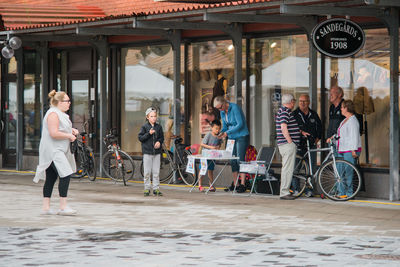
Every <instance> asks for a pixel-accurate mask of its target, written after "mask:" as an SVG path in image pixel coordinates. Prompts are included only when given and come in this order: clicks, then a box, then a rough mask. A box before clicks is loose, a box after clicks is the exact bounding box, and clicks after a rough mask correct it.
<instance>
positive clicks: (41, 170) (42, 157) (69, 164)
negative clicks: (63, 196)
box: [33, 107, 76, 183]
mask: <svg viewBox="0 0 400 267" xmlns="http://www.w3.org/2000/svg"><path fill="white" fill-rule="evenodd" d="M53 112H54V113H56V114H57V116H58V120H59V125H58V130H59V131H61V132H64V133H72V122H71V121H70V119H69V116H68V115H67V114H65V113H64V112H62V111H61V110H59V109H58V108H57V107H51V108H50V109H49V110H48V111H47V113H46V115H45V116H44V118H43V129H42V138H41V140H40V145H39V165H38V166H37V168H36V175H35V177H34V178H33V181H34V182H35V183H37V182H39V180H45V178H46V169H47V168H48V167H49V166H50V164H51V163H52V162H54V165H55V167H56V169H57V172H58V175H59V176H60V178H63V177H66V176H68V175H71V174H73V173H74V172H76V165H75V158H74V155H73V154H72V153H71V150H70V145H69V144H70V141H69V140H68V139H54V138H52V137H51V136H50V132H49V128H48V125H47V118H48V116H49V115H50V114H51V113H53Z"/></svg>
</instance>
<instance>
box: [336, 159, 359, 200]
mask: <svg viewBox="0 0 400 267" xmlns="http://www.w3.org/2000/svg"><path fill="white" fill-rule="evenodd" d="M356 154H357V156H360V152H356ZM338 155H339V157H342V158H343V159H344V160H346V161H348V162H350V163H352V164H354V165H355V164H356V159H355V158H353V156H352V155H351V152H347V153H338ZM336 167H337V170H338V172H339V175H340V177H341V178H342V182H341V183H339V184H338V192H339V195H347V196H351V195H353V185H352V183H353V175H354V173H353V169H352V168H351V167H350V166H347V165H346V166H344V164H340V163H337V164H336Z"/></svg>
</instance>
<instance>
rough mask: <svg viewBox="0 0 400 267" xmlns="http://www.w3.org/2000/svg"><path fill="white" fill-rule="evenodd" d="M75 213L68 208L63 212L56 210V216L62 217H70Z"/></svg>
mask: <svg viewBox="0 0 400 267" xmlns="http://www.w3.org/2000/svg"><path fill="white" fill-rule="evenodd" d="M76 213H77V211H76V210H74V209H71V208H70V207H66V208H65V209H63V210H58V212H57V214H58V215H64V216H71V215H75V214H76Z"/></svg>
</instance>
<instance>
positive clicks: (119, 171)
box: [102, 151, 135, 183]
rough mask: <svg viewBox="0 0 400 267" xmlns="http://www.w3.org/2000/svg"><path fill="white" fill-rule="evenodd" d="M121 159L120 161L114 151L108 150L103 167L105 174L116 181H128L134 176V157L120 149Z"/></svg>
mask: <svg viewBox="0 0 400 267" xmlns="http://www.w3.org/2000/svg"><path fill="white" fill-rule="evenodd" d="M119 154H120V158H121V159H120V161H118V159H117V157H116V156H115V153H114V152H113V151H108V152H107V153H106V154H104V156H103V164H102V168H103V171H104V173H105V175H106V176H107V177H109V178H111V179H113V180H114V181H116V182H121V181H123V182H124V183H125V181H128V180H130V179H132V178H133V173H134V170H135V165H134V164H133V160H132V158H131V157H130V156H129V155H128V154H127V153H125V152H124V151H119Z"/></svg>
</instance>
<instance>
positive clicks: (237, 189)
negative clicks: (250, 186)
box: [236, 184, 246, 193]
mask: <svg viewBox="0 0 400 267" xmlns="http://www.w3.org/2000/svg"><path fill="white" fill-rule="evenodd" d="M236 192H238V193H244V192H246V187H245V186H244V185H242V184H240V185H239V186H238V187H236Z"/></svg>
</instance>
